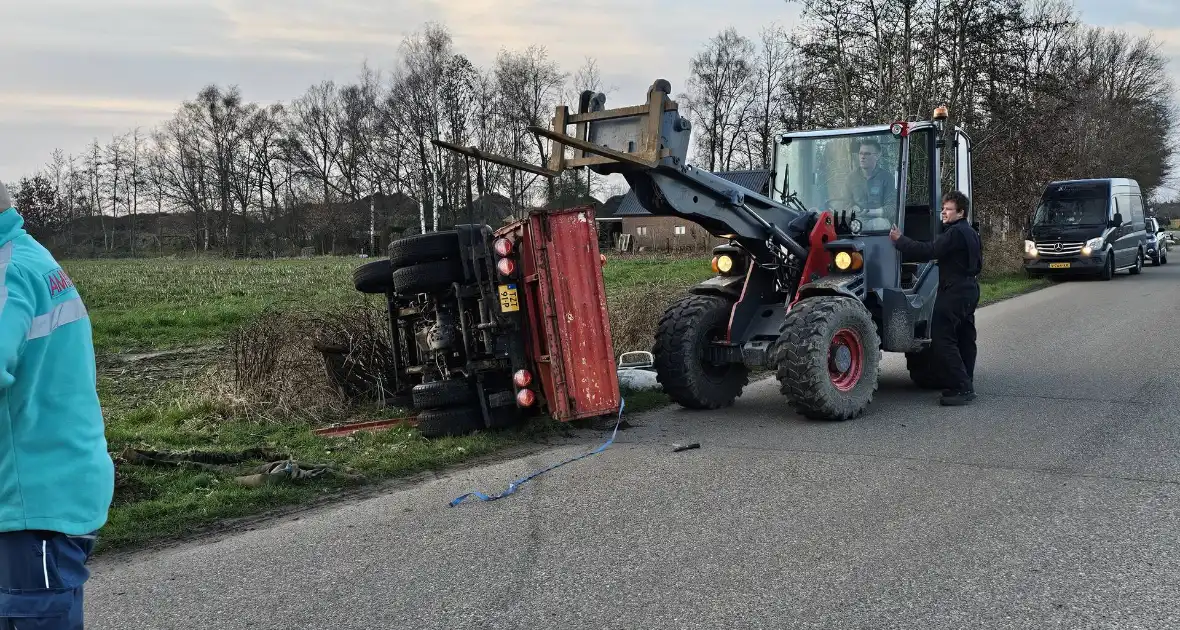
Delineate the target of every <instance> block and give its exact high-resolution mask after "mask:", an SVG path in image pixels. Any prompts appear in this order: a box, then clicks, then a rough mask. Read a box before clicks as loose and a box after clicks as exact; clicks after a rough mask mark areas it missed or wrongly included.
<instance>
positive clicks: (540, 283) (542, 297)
mask: <svg viewBox="0 0 1180 630" xmlns="http://www.w3.org/2000/svg"><path fill="white" fill-rule="evenodd" d="M496 236H497V237H499V236H508V237H509V238H511V239H512V240H514V241H515V242H516V243H517V244H518V245H517V247H519V256H520V264H521V278H522V279H523V281H524V285H523V287H522V288H523V292H522V295H521V296H520V302H521V304H520V308H521V309H522V310H524V311H525V313H524V315H525V318H526V320H527V325H526V326H525V332H526V340H525V342H526V352H527V355H528V358H529V361H530V362H532V363H533V364H534V365H535V367H536V372H535V373H536V374H537V377H538V378H539V379H540V381H541V388H542V392H543V394H544V400H545V403H546V405H547V406H548V411H549V413H550V414H551V415H552V416H553V417H554V418H555V419H557V420H559V421H562V422H567V421H570V420H577V419H581V418H590V417H597V416H603V415H608V414H613V413H617V411H618V409H619V404H620V398H621V397H620V393H619V381H618V373H617V372H616V366H615V352H614V346H613V344H612V343H611V331H610V318H609V316H608V312H607V306H606V284H605V282H604V280H603V277H602V272H601V269H602V265H603V264H604V262H603V260H604V259H603V258H602V255H601V252H600V251H599V249H598V232H597V228H596V227H595V224H594V208H593V206H580V207H575V208H569V209H564V210H554V211H547V212H536V213H532V214H531V215H530V216H529V217H528V218H527V219H525V220H523V221H519V222H516V223H514V224H512V225H509V226H506V227H504V228H502V229H500V230H498V231H497V232H496ZM512 288H513V287H509V286H506V285H505V286H501V287H500V289H501V295H506V293H505V292H506V291H507V292H511V289H512ZM502 307H503V305H502Z"/></svg>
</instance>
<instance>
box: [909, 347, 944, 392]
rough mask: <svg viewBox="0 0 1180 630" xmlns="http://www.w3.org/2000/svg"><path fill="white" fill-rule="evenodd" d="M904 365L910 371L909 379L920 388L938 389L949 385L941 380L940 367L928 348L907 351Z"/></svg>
mask: <svg viewBox="0 0 1180 630" xmlns="http://www.w3.org/2000/svg"><path fill="white" fill-rule="evenodd" d="M905 366H906V369H907V370H909V372H910V380H911V381H913V382H914V385H917V386H918V387H919V388H920V389H932V390H938V389H947V388H948V387H949V386H948V385H947V384H945V383H943V382H942V374H941V372H940V370H941V368H940V367H939V365H938V362H937V361H936V360H935V356H934V352H933V351H932V350H931V349H930V348H926V349H925V350H922V351H921V352H907V353H906V355H905Z"/></svg>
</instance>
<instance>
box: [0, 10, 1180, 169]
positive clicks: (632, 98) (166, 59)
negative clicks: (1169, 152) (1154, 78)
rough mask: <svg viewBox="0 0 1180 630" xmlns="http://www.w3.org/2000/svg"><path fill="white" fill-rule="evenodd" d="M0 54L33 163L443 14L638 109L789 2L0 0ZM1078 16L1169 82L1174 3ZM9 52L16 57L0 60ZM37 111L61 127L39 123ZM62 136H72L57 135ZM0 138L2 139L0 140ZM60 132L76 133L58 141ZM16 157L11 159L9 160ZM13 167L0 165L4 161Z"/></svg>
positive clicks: (284, 91)
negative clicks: (1164, 73)
mask: <svg viewBox="0 0 1180 630" xmlns="http://www.w3.org/2000/svg"><path fill="white" fill-rule="evenodd" d="M0 5H2V6H0V24H5V25H13V24H18V25H20V27H19V28H8V29H6V31H5V37H4V38H3V39H0V58H3V59H5V60H6V61H9V63H7V64H5V68H4V75H5V77H4V79H5V85H6V88H7V89H8V90H9V92H8V94H7V96H6V97H5V98H4V100H2V101H0V129H2V130H3V131H4V133H5V134H7V133H9V132H11V131H12V130H13V129H18V128H19V125H21V124H24V125H26V126H28V125H33V126H34V127H35V128H37V129H39V130H41V133H40V135H41V136H43V137H44V141H43V142H41V143H38V142H37V140H36V139H35V138H33V137H31V136H29V135H28V134H24V135H22V136H21V137H22V138H27V139H28V141H27V142H25V141H24V140H22V142H25V144H23V145H22V146H23V147H25V150H26V151H27V155H25V156H21V157H16V158H14V157H6V158H4V159H6V160H8V161H9V162H8V166H9V168H15V167H19V168H21V169H24V170H32V169H35V168H37V166H38V165H39V164H41V163H43V162H44V161H45V159H47V158H48V156H49V153H50V152H51V151H52V149H53V147H54V146H61V147H62V148H63V149H66V150H73V149H71V147H74V146H79V145H81V146H84V145H85V144H86V143H88V142H89V141H90V139H91V138H92V137H94V136H95V135H99V136H100V137H106V136H109V135H110V134H114V133H122V132H123V131H125V130H126V129H128V128H131V127H134V126H135V125H144V126H151V125H153V124H155V123H157V122H158V121H159V120H161V119H163V118H164V117H166V116H168V115H171V113H172V112H173V111H174V110H175V108H176V107H177V106H178V105H179V104H180V102H181V101H182V100H185V99H189V98H193V97H194V96H195V95H196V93H197V91H198V90H200V88H201V87H203V86H204V85H206V84H209V83H218V84H220V85H223V86H228V85H234V84H236V85H239V86H240V87H241V89H242V92H243V94H244V95H245V97H246V98H248V99H252V100H258V101H262V102H270V101H274V100H290V99H293V98H296V97H298V96H299V95H300V94H302V93H303V92H304V91H305V90H306V89H307V88H308V87H309V86H310V85H312V84H314V83H316V82H319V81H321V80H324V79H335V80H338V81H348V80H351V79H353V78H354V77H355V76H356V75H357V73H358V71H359V70H360V65H361V63H362V62H366V61H367V62H368V63H369V64H370V65H371V66H373V67H376V68H379V69H383V70H388V69H390V67H391V66H392V65H393V64H394V63H396V60H397V57H398V49H399V46H400V45H401V43H402V41H403V40H404V39H405V38H406V37H407V36H409V35H410V34H412V33H414V32H415V31H418V30H420V29H421V28H422V27H423V26H424V25H425V23H427V22H430V21H435V22H439V23H442V24H444V25H445V26H446V27H447V28H448V30H449V31H450V32H451V33H452V35H453V36H454V39H455V47H456V49H457V50H459V51H460V52H462V53H464V54H466V55H467V56H468V57H470V58H471V59H472V61H473V62H474V63H476V64H477V65H479V66H481V67H484V68H487V67H490V66H491V65H492V64H493V63H494V62H495V58H496V55H497V54H498V53H499V51H500V50H502V49H509V50H520V49H524V48H526V47H528V46H530V45H534V44H536V45H541V46H544V47H545V48H546V50H547V52H548V54H549V57H550V58H551V59H553V60H554V61H556V62H557V63H558V64H560V66H561V67H562V69H563V70H565V71H567V72H571V73H572V72H574V71H576V70H577V68H578V67H579V66H581V65H582V64H583V63H584V62H585V60H586V58H587V57H593V58H595V59H596V60H597V61H598V67H599V70H600V72H601V73H602V75H603V79H604V82H605V83H606V84H607V85H608V86H613V87H615V88H616V89H615V90H614V91H613V92H612V93H611V94H610V103H609V104H610V106H622V105H629V104H637V103H639V102H641V101H642V100H643V97H644V94H645V93H646V89H647V87H648V86H649V85H650V84H651V82H652V81H653V80H655V79H657V78H665V79H668V80H669V81H671V82H672V86H673V89H674V91H675V92H677V93H679V92H681V91H682V90H683V89H684V87H685V80H686V78H687V76H688V73H689V65H690V59H691V56H692V55H693V54H694V53H695V52H696V51H697V50H699V49H700V48H701V46H702V45H703V44H704V43H705V41H706V40H708V39H709V38H710V37H712V36H714V35H715V34H717V33H718V32H719V31H721V30H722V29H724V28H726V27H728V26H733V27H735V28H737V29H738V31H739V32H741V33H742V34H744V35H746V36H748V37H751V38H756V37H757V36H758V33H759V31H760V30H761V29H762V28H763V27H764V26H767V25H769V24H770V23H772V22H779V23H781V24H784V25H787V26H790V25H792V24H793V23H794V22H795V20H796V18H797V16H798V14H799V12H800V3H797V2H786V1H785V0H728V1H727V2H720V1H718V0H658V1H655V2H650V1H649V2H636V1H635V0H593V2H589V3H583V4H581V5H578V4H572V3H552V2H543V1H541V0H387V1H386V2H374V1H372V0H36V1H35V2H34V1H27V2H21V3H19V4H18V3H17V2H13V1H11V0H0ZM1078 5H1079V7H1080V8H1081V9H1082V13H1083V15H1082V17H1083V19H1085V20H1086V21H1088V22H1093V23H1099V24H1104V25H1115V26H1120V27H1125V28H1127V29H1128V30H1132V31H1136V29H1140V30H1142V31H1143V32H1146V31H1147V27H1146V26H1144V25H1147V24H1150V25H1157V28H1156V29H1155V34H1156V36H1157V38H1159V39H1160V40H1161V41H1163V42H1164V44H1165V47H1166V48H1165V50H1166V51H1167V53H1168V54H1169V55H1170V56H1172V57H1173V60H1174V61H1173V65H1172V68H1171V71H1172V74H1173V75H1175V76H1176V77H1177V85H1178V86H1180V8H1178V7H1180V5H1177V4H1176V3H1175V2H1174V1H1169V0H1131V2H1130V3H1129V6H1128V5H1127V4H1124V5H1120V6H1119V8H1118V9H1117V10H1115V9H1114V8H1113V7H1112V6H1111V5H1110V4H1109V3H1108V2H1107V1H1106V0H1078ZM18 58H19V59H20V62H19V63H15V62H13V61H11V60H15V59H18ZM52 121H57V123H58V124H59V125H60V129H61V131H60V132H56V131H55V132H53V133H46V132H45V130H47V129H49V128H50V127H49V126H42V125H49V124H50V123H51V122H52ZM71 134H77V135H71ZM4 137H6V138H7V137H8V136H4ZM69 138H76V139H75V140H72V141H67V140H68V139H69ZM17 161H19V163H18V162H17ZM14 164H15V165H16V166H13V165H14Z"/></svg>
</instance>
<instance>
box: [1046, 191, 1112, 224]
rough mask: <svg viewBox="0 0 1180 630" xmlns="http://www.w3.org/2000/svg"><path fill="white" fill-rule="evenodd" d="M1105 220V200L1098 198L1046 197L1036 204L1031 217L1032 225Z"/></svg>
mask: <svg viewBox="0 0 1180 630" xmlns="http://www.w3.org/2000/svg"><path fill="white" fill-rule="evenodd" d="M1106 221H1107V200H1106V198H1105V197H1103V198H1100V199H1093V198H1090V199H1085V198H1082V199H1078V198H1074V199H1046V200H1044V201H1042V202H1041V205H1039V206H1037V213H1036V215H1035V216H1034V217H1033V225H1034V226H1038V227H1041V226H1049V225H1062V226H1071V225H1105V224H1106Z"/></svg>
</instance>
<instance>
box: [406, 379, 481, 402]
mask: <svg viewBox="0 0 1180 630" xmlns="http://www.w3.org/2000/svg"><path fill="white" fill-rule="evenodd" d="M413 393H414V408H415V409H443V408H446V407H458V406H461V405H466V404H468V403H470V402H471V401H472V399H473V398H475V392H473V391H472V389H471V383H469V382H468V381H467V380H466V379H451V380H449V381H431V382H429V383H422V384H421V385H416V386H414V390H413Z"/></svg>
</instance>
